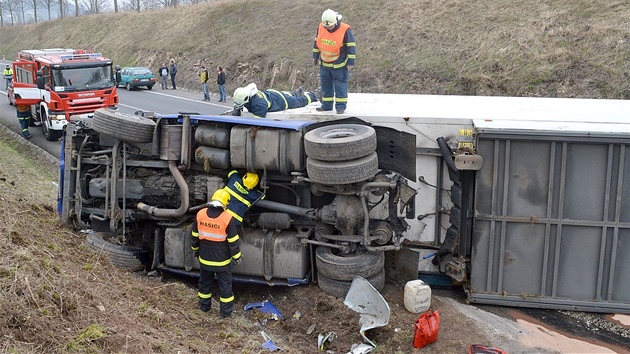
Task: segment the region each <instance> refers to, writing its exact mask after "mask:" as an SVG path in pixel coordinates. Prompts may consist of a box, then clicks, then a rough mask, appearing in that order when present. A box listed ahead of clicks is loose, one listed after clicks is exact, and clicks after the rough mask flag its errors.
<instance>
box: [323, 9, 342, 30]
mask: <svg viewBox="0 0 630 354" xmlns="http://www.w3.org/2000/svg"><path fill="white" fill-rule="evenodd" d="M339 20H341V15H340V14H338V13H337V12H336V11H333V10H331V9H328V10H326V11H324V13H322V25H324V27H330V26H334V25H336V24H337V21H339Z"/></svg>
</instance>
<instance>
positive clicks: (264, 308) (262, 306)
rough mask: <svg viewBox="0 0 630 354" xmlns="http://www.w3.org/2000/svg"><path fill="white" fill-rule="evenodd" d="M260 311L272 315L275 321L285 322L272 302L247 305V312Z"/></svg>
mask: <svg viewBox="0 0 630 354" xmlns="http://www.w3.org/2000/svg"><path fill="white" fill-rule="evenodd" d="M251 309H258V311H260V312H262V313H266V314H270V315H271V319H273V320H276V321H277V320H284V316H283V315H282V313H281V312H280V310H278V309H277V308H276V307H275V306H274V305H273V304H272V303H271V302H269V301H267V300H265V301H263V302H252V303H249V304H247V305H245V311H249V310H251Z"/></svg>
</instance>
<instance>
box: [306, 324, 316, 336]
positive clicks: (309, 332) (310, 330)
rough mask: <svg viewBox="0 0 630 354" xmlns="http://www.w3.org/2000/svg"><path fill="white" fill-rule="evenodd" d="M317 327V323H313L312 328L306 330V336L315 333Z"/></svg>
mask: <svg viewBox="0 0 630 354" xmlns="http://www.w3.org/2000/svg"><path fill="white" fill-rule="evenodd" d="M316 325H317V324H316V323H313V324H312V325H311V326H310V327H308V329H307V330H306V334H311V333H313V331H314V330H315V326H316Z"/></svg>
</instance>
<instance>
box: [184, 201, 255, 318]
mask: <svg viewBox="0 0 630 354" xmlns="http://www.w3.org/2000/svg"><path fill="white" fill-rule="evenodd" d="M229 199H230V195H229V194H228V193H227V192H226V191H225V190H223V189H219V190H217V191H216V192H214V194H213V195H212V199H211V200H210V202H208V207H207V208H203V209H201V210H200V211H199V212H198V213H197V215H196V218H195V222H194V224H193V228H192V245H191V246H190V247H191V249H192V250H193V252H194V254H195V258H197V259H198V260H199V268H200V277H199V284H198V292H197V296H198V297H199V303H198V304H199V309H200V310H201V311H203V312H208V311H210V307H211V305H212V301H211V300H212V285H213V283H214V276H215V274H216V276H217V278H218V280H219V315H220V316H221V318H226V317H229V316H230V315H231V314H232V310H233V309H234V293H233V292H232V267H233V266H235V265H238V264H239V263H240V262H241V260H242V259H243V257H242V256H241V251H240V248H239V243H240V241H239V235H238V226H237V224H236V222H235V219H234V218H233V217H232V215H231V214H230V213H228V212H226V211H225V208H226V206H227V203H228V200H229Z"/></svg>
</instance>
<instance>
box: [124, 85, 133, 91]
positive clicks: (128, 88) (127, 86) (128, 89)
mask: <svg viewBox="0 0 630 354" xmlns="http://www.w3.org/2000/svg"><path fill="white" fill-rule="evenodd" d="M125 88H126V89H127V91H131V90H133V88H132V87H131V84H130V83H127V85H125Z"/></svg>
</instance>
